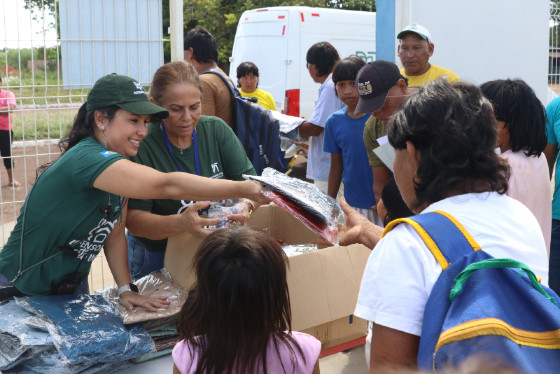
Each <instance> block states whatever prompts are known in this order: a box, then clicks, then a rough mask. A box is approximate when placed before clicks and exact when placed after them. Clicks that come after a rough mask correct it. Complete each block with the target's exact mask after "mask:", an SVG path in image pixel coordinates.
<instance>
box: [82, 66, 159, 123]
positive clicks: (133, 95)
mask: <svg viewBox="0 0 560 374" xmlns="http://www.w3.org/2000/svg"><path fill="white" fill-rule="evenodd" d="M111 105H116V106H118V107H119V108H122V109H124V110H128V111H129V112H131V113H134V114H150V115H153V116H155V117H159V118H161V119H163V118H167V117H169V112H168V111H167V110H165V109H163V108H162V107H160V106H158V105H156V104H154V103H152V102H150V99H148V95H146V91H144V88H143V87H142V85H141V84H140V83H138V82H137V81H135V80H134V79H132V78H130V77H127V76H124V75H118V74H116V73H113V74H109V75H106V76H104V77H101V78H99V79H98V80H97V82H95V84H94V85H93V87H92V89H91V91H89V94H88V96H87V104H86V109H87V110H92V109H98V108H104V107H108V106H111Z"/></svg>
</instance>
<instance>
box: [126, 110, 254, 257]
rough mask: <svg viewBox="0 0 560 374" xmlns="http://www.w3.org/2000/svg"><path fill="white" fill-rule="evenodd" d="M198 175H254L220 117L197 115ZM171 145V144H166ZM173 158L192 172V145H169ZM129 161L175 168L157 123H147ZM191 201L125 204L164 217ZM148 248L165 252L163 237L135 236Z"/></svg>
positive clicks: (161, 168) (239, 177) (166, 169)
mask: <svg viewBox="0 0 560 374" xmlns="http://www.w3.org/2000/svg"><path fill="white" fill-rule="evenodd" d="M196 139H197V144H198V159H199V165H200V175H201V176H203V177H209V178H215V179H230V180H243V176H242V175H243V174H251V175H255V174H256V173H255V169H253V165H252V164H251V161H249V159H248V158H247V154H246V153H245V150H244V149H243V146H242V145H241V142H240V141H239V140H238V139H237V136H235V134H234V132H233V130H232V129H231V128H230V127H229V126H228V125H227V124H226V123H225V122H224V121H222V120H221V119H220V118H218V117H210V116H200V118H199V120H198V123H197V125H196ZM170 144H171V143H170ZM171 149H172V151H173V155H174V156H175V159H176V160H177V162H178V163H179V166H181V169H183V171H185V172H187V173H191V174H196V167H195V159H194V146H190V147H189V148H187V149H185V150H183V152H182V154H181V151H180V150H179V148H177V147H175V146H174V145H173V144H171ZM132 161H134V162H137V163H139V164H142V165H147V166H150V167H152V168H154V169H156V170H159V171H162V172H165V173H169V172H176V171H178V169H177V166H176V165H175V162H174V161H173V158H172V157H171V154H170V153H169V149H168V148H167V144H166V143H165V140H164V138H163V133H162V132H161V126H160V124H159V123H152V124H151V125H150V126H149V131H148V136H147V137H146V139H144V140H143V141H142V143H140V148H139V149H138V154H137V155H136V156H134V157H132ZM191 204H192V202H191V201H186V200H180V201H179V200H164V199H162V200H136V199H130V201H129V203H128V206H129V207H130V208H132V209H139V210H144V211H148V212H152V213H154V214H158V215H162V216H168V215H171V214H179V213H182V212H183V211H184V210H185V209H187V208H188V207H189V206H190V205H191ZM136 238H137V239H138V240H139V241H140V242H142V243H143V244H144V245H145V246H146V247H148V248H149V249H151V250H157V251H165V247H166V246H167V239H163V240H150V239H146V238H142V237H139V236H137V237H136Z"/></svg>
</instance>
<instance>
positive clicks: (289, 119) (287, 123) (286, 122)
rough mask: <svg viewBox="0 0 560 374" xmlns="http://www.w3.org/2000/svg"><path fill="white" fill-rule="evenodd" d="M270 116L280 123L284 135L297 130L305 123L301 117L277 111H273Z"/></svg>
mask: <svg viewBox="0 0 560 374" xmlns="http://www.w3.org/2000/svg"><path fill="white" fill-rule="evenodd" d="M270 116H271V117H272V118H273V119H275V120H277V121H278V124H279V125H280V132H281V133H284V134H287V133H289V132H291V131H293V130H295V129H297V128H298V127H299V125H301V124H302V123H303V121H304V119H303V118H301V117H294V116H289V115H287V114H283V113H280V112H279V111H276V110H271V111H270Z"/></svg>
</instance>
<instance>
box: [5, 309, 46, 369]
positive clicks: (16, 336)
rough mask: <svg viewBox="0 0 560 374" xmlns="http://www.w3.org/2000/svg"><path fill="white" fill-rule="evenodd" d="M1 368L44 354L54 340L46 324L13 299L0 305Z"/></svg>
mask: <svg viewBox="0 0 560 374" xmlns="http://www.w3.org/2000/svg"><path fill="white" fill-rule="evenodd" d="M0 315H1V316H2V318H0V370H7V369H10V368H12V367H14V366H17V365H19V364H21V363H22V362H24V361H26V360H29V359H31V358H33V357H35V356H37V355H41V354H43V352H44V351H45V350H47V349H48V348H49V346H52V344H53V341H52V339H51V337H50V334H49V333H48V331H47V327H46V324H44V323H43V324H42V326H40V323H39V322H37V321H36V319H37V318H36V317H35V316H34V315H33V314H31V313H29V312H28V311H26V310H25V309H23V308H21V307H20V306H18V305H17V304H16V302H15V301H13V300H11V301H9V302H7V303H4V304H2V305H0Z"/></svg>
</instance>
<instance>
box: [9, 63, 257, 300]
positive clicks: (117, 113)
mask: <svg viewBox="0 0 560 374" xmlns="http://www.w3.org/2000/svg"><path fill="white" fill-rule="evenodd" d="M168 115H169V113H168V112H167V111H166V110H165V109H163V108H161V107H159V106H157V105H155V104H153V103H151V102H150V101H149V99H148V96H147V95H146V93H145V91H144V89H143V88H142V86H141V85H140V84H139V83H138V82H136V81H135V80H134V79H132V78H129V77H125V76H121V75H117V74H110V75H107V76H105V77H102V78H100V79H99V80H98V81H97V82H96V83H95V85H94V86H93V88H92V89H91V91H90V93H89V94H88V97H87V101H86V103H84V104H83V105H82V107H81V108H80V110H79V112H78V115H77V116H76V119H75V121H74V124H73V125H72V129H71V130H70V133H69V135H68V136H67V137H65V138H64V139H62V141H61V147H62V150H63V152H62V156H61V157H60V158H59V159H58V160H56V161H55V162H54V163H53V164H52V165H50V166H48V167H47V168H46V169H45V170H44V171H43V172H42V173H41V175H40V176H39V177H38V179H37V181H36V183H35V185H34V187H33V189H32V190H31V191H30V192H29V194H28V196H27V198H26V200H25V203H24V206H23V208H22V210H21V212H20V216H19V217H18V220H17V223H16V226H15V228H14V230H13V231H12V233H11V235H10V238H9V239H8V242H7V243H6V245H5V246H4V248H3V249H2V251H0V287H2V286H5V287H6V288H4V289H3V290H2V289H0V293H1V292H3V293H4V294H9V293H16V294H23V295H51V294H60V293H74V294H76V293H87V292H88V285H87V275H88V274H89V270H90V268H91V263H92V261H93V260H94V258H95V257H96V256H97V254H98V253H99V252H100V251H101V249H102V248H104V250H105V256H106V258H107V262H108V264H109V267H110V269H111V272H112V274H113V277H114V279H115V282H116V284H117V287H118V289H119V291H118V294H119V298H120V302H121V304H122V305H124V306H125V307H127V308H129V309H133V308H134V307H136V306H143V307H144V308H147V309H149V310H155V309H156V308H162V307H164V308H165V307H167V306H168V304H169V303H168V302H167V300H166V299H165V298H162V297H145V296H142V295H139V294H138V292H137V289H136V287H135V286H134V285H133V284H131V283H130V282H131V280H130V274H129V270H128V263H127V244H126V238H125V223H126V211H127V202H128V198H136V199H176V200H181V199H189V200H205V199H210V198H212V199H216V198H219V199H227V198H235V197H242V198H248V199H251V200H255V201H259V202H266V199H265V198H264V197H263V196H262V194H261V193H260V190H261V186H260V185H258V184H256V183H254V182H251V181H242V182H234V181H228V180H212V179H208V178H204V177H199V176H196V175H192V174H187V173H181V172H177V173H161V172H159V171H156V170H155V169H152V168H150V167H147V166H143V165H139V164H136V163H134V162H132V161H130V160H128V159H127V158H128V157H132V156H135V155H136V153H137V151H138V147H139V145H140V142H141V141H142V140H143V139H144V138H145V137H146V135H147V133H148V129H147V125H148V124H149V123H150V121H151V119H152V118H158V119H163V118H166V117H167V116H168Z"/></svg>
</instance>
